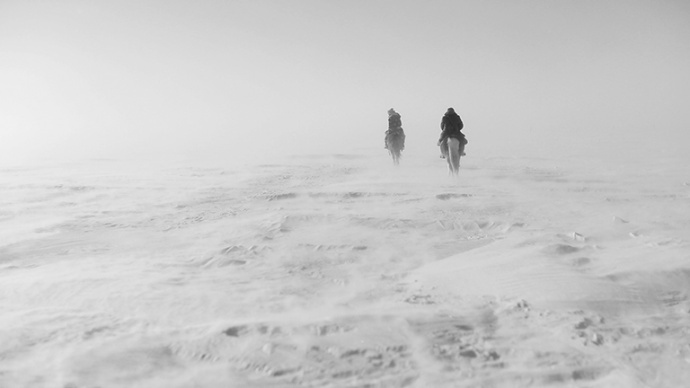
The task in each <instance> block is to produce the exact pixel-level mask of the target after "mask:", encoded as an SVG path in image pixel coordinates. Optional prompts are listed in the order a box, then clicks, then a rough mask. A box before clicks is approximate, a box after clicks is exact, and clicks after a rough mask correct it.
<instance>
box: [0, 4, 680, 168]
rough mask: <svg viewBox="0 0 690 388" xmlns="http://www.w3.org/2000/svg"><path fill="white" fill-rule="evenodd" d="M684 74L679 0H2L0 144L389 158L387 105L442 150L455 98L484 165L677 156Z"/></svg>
mask: <svg viewBox="0 0 690 388" xmlns="http://www.w3.org/2000/svg"><path fill="white" fill-rule="evenodd" d="M689 69H690V2H687V1H684V0H678V1H663V0H661V1H659V0H656V1H636V0H621V1H547V0H543V1H529V0H521V1H513V0H505V1H430V0H424V1H421V0H420V1H400V0H396V1H375V0H352V1H345V0H342V1H328V0H311V1H304V0H293V1H284V0H275V1H263V0H247V1H238V0H231V1H220V0H219V1H170V0H161V1H146V0H144V1H141V0H137V1H129V0H127V1H121V0H118V1H86V0H84V1H73V0H65V1H30V0H17V1H14V0H0V153H1V154H2V156H4V157H5V159H7V158H9V157H12V158H29V157H37V156H48V157H63V156H68V157H71V156H78V157H82V156H84V157H131V156H146V155H150V156H152V157H170V156H186V157H206V156H209V155H215V156H217V155H247V154H256V153H257V152H260V151H259V150H261V149H266V148H267V147H268V148H269V149H270V148H277V149H279V150H281V151H282V152H294V153H302V152H319V150H321V149H324V150H327V151H337V152H342V153H349V152H357V150H361V149H362V148H365V147H373V148H378V149H380V152H384V151H383V149H382V148H383V132H384V131H385V130H386V126H387V114H386V111H387V110H388V109H389V108H391V107H394V108H395V109H396V110H397V111H398V112H400V113H401V115H402V120H403V127H404V128H405V131H406V133H407V135H408V151H407V152H429V154H430V155H434V156H436V154H437V150H436V148H435V142H436V139H437V136H438V134H439V131H440V129H439V127H438V124H439V121H440V118H441V116H442V114H443V113H444V112H445V110H446V109H447V108H448V107H450V106H452V107H454V108H455V109H456V111H457V112H458V113H459V114H460V116H461V117H462V118H463V120H464V122H465V125H466V130H465V132H466V134H467V136H468V138H469V139H470V145H469V146H468V151H471V152H473V153H474V154H475V155H476V154H482V153H491V152H494V153H495V152H505V151H506V150H509V149H510V147H513V148H518V149H521V150H524V151H528V152H529V153H530V154H531V155H536V156H540V155H542V154H543V155H553V154H556V155H558V154H578V153H580V152H583V153H589V154H590V155H594V154H597V153H601V154H607V153H608V154H623V153H625V152H624V150H623V149H635V150H636V152H637V150H642V151H643V152H644V155H654V156H655V155H663V156H669V155H670V156H682V157H684V156H685V155H686V154H688V152H687V151H686V150H685V147H686V146H685V144H687V141H688V140H690V136H689V135H688V133H689V132H690V118H689V116H688V115H689V114H690V70H689ZM585 138H586V139H588V140H587V141H586V142H585V141H583V140H581V139H585ZM618 142H623V144H624V146H622V147H620V146H619V147H615V146H614V145H615V144H618ZM470 147H471V148H470ZM611 147H614V148H611ZM0 160H2V157H0Z"/></svg>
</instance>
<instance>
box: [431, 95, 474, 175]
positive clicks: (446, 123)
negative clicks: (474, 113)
mask: <svg viewBox="0 0 690 388" xmlns="http://www.w3.org/2000/svg"><path fill="white" fill-rule="evenodd" d="M463 127H464V125H463V123H462V119H460V116H458V114H457V113H455V109H453V108H448V110H447V111H446V113H445V114H444V115H443V118H442V119H441V137H440V138H439V139H438V142H437V145H438V146H439V147H440V148H441V157H442V158H445V159H446V160H447V161H448V172H449V173H450V174H451V175H457V174H458V170H459V169H460V157H461V156H464V155H465V144H467V139H466V138H465V135H464V134H463V133H462V132H460V131H461V130H462V129H463Z"/></svg>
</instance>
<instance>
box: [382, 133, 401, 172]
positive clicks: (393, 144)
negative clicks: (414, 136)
mask: <svg viewBox="0 0 690 388" xmlns="http://www.w3.org/2000/svg"><path fill="white" fill-rule="evenodd" d="M403 136H404V135H403V134H402V133H400V132H394V133H389V134H388V135H387V136H386V146H387V147H388V153H389V154H390V155H391V157H392V158H393V164H394V165H396V166H397V165H399V164H400V153H401V152H402V150H403V145H404V139H403Z"/></svg>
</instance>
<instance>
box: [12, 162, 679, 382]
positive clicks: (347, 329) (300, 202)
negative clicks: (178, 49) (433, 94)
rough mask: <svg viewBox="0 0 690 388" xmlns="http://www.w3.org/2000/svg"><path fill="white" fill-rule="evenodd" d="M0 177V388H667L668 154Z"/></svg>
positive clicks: (672, 166) (671, 212)
mask: <svg viewBox="0 0 690 388" xmlns="http://www.w3.org/2000/svg"><path fill="white" fill-rule="evenodd" d="M462 163H463V165H462V167H461V174H460V177H459V178H458V179H454V178H451V177H448V176H447V175H446V170H445V168H446V167H445V164H444V161H443V160H441V159H437V158H429V157H426V156H424V157H421V156H419V157H415V156H414V155H412V156H405V155H403V160H402V164H401V166H399V167H398V168H395V167H393V165H392V162H391V160H390V159H389V158H388V157H387V155H385V153H384V152H383V150H378V152H371V153H368V152H362V153H353V154H342V155H332V156H300V157H292V158H285V159H284V160H281V161H280V162H271V163H265V164H260V163H259V164H256V165H242V166H240V167H230V166H223V165H221V164H216V165H207V166H204V167H201V166H197V167H191V166H189V165H187V166H185V165H180V164H176V165H164V164H155V165H154V164H142V163H138V164H137V163H129V164H127V163H122V162H115V161H91V162H88V163H63V164H51V165H34V166H32V167H28V166H23V167H14V168H4V169H2V171H0V306H2V307H0V308H1V314H0V386H2V387H10V388H13V387H51V388H52V387H56V388H92V387H102V388H106V387H147V388H148V387H179V388H182V387H185V388H186V387H226V388H227V387H298V386H299V387H301V386H306V387H402V386H409V387H477V386H485V387H512V386H537V387H538V386H587V387H648V386H653V387H680V386H685V385H686V384H687V382H688V381H690V300H688V293H689V291H690V217H689V216H690V176H688V175H687V171H686V170H687V166H685V165H683V164H678V163H675V162H674V161H673V160H653V161H649V162H644V161H640V163H637V164H630V163H628V164H623V163H620V164H616V163H611V164H607V165H601V164H597V163H595V162H593V161H591V162H587V161H581V160H574V159H536V158H533V159H529V158H517V157H515V158H510V157H504V158H501V157H496V158H481V157H478V156H473V155H469V156H468V158H466V159H463V161H462Z"/></svg>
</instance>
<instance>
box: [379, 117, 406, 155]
mask: <svg viewBox="0 0 690 388" xmlns="http://www.w3.org/2000/svg"><path fill="white" fill-rule="evenodd" d="M392 133H400V134H401V135H402V141H403V145H402V149H405V131H403V129H402V120H401V119H400V113H398V112H396V111H395V110H394V109H393V108H391V109H388V130H386V136H384V138H383V143H384V145H383V148H385V149H388V135H390V134H392Z"/></svg>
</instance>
